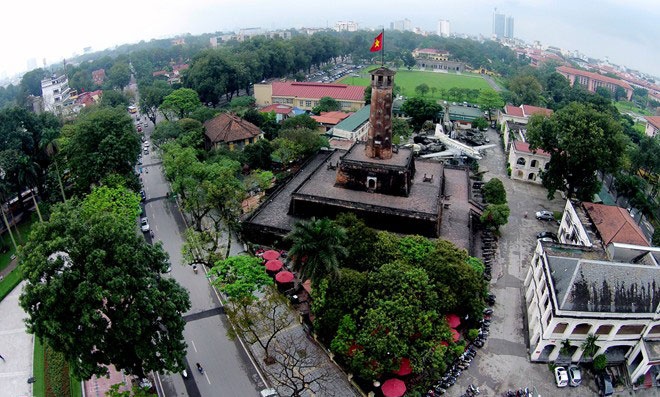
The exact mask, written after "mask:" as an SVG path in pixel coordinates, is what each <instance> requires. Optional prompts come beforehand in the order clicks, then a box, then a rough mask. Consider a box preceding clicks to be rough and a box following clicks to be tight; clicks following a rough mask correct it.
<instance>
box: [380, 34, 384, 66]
mask: <svg viewBox="0 0 660 397" xmlns="http://www.w3.org/2000/svg"><path fill="white" fill-rule="evenodd" d="M381 35H382V36H381V37H382V38H383V39H382V40H381V44H380V45H381V50H380V66H381V67H384V66H385V28H383V30H382V31H381Z"/></svg>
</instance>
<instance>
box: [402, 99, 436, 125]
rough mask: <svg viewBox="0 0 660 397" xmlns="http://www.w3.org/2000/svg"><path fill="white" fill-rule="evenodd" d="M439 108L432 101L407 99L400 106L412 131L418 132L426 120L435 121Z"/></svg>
mask: <svg viewBox="0 0 660 397" xmlns="http://www.w3.org/2000/svg"><path fill="white" fill-rule="evenodd" d="M440 109H441V107H440V105H438V104H437V103H435V102H434V101H432V100H428V99H423V98H409V99H407V100H406V102H404V104H403V105H402V106H401V110H402V111H403V112H404V113H405V114H406V115H407V116H409V117H410V124H411V126H412V127H413V129H414V130H416V131H417V130H419V129H420V128H421V126H422V124H424V122H425V121H426V120H435V119H436V118H437V117H438V112H439V111H440Z"/></svg>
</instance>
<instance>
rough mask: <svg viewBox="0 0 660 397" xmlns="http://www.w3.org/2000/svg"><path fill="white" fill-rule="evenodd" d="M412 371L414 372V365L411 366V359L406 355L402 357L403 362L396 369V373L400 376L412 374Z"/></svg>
mask: <svg viewBox="0 0 660 397" xmlns="http://www.w3.org/2000/svg"><path fill="white" fill-rule="evenodd" d="M411 372H412V367H411V366H410V360H409V359H407V358H405V357H404V358H402V359H401V363H400V364H399V369H398V370H396V371H394V373H395V374H396V375H399V376H406V375H410V373H411Z"/></svg>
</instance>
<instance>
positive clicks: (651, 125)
mask: <svg viewBox="0 0 660 397" xmlns="http://www.w3.org/2000/svg"><path fill="white" fill-rule="evenodd" d="M644 118H645V119H646V130H645V131H644V132H646V135H648V136H650V137H655V136H658V134H660V116H647V117H644Z"/></svg>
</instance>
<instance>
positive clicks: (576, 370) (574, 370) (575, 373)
mask: <svg viewBox="0 0 660 397" xmlns="http://www.w3.org/2000/svg"><path fill="white" fill-rule="evenodd" d="M580 383H582V372H580V367H578V366H577V365H571V366H569V367H568V384H569V385H570V386H572V387H577V386H580Z"/></svg>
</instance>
